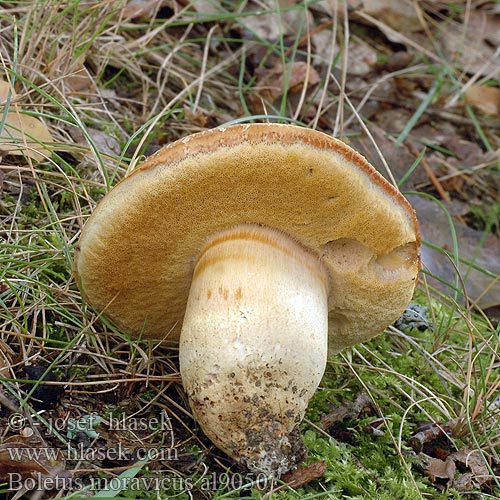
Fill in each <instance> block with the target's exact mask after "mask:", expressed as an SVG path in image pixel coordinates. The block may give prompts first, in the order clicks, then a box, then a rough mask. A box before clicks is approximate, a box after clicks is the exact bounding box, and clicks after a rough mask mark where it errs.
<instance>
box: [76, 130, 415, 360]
mask: <svg viewBox="0 0 500 500" xmlns="http://www.w3.org/2000/svg"><path fill="white" fill-rule="evenodd" d="M239 224H258V225H263V226H268V227H272V228H275V229H278V230H280V231H283V232H284V233H286V234H288V235H290V236H291V237H292V238H294V239H295V240H296V241H297V242H298V243H300V244H301V245H303V246H304V247H306V248H307V249H309V250H310V251H311V252H313V253H315V254H316V255H317V256H318V258H319V259H321V260H322V262H323V263H324V265H325V266H326V268H327V270H328V273H329V278H330V290H329V297H328V309H329V348H330V352H331V353H332V352H337V351H339V350H341V349H342V348H344V347H347V346H350V345H354V344H357V343H359V342H362V341H364V340H367V339H369V338H371V337H373V336H374V335H376V334H378V333H380V332H382V331H383V330H384V329H385V328H386V327H387V326H388V325H389V324H391V323H392V322H393V321H394V320H396V319H397V318H398V317H399V316H400V314H401V313H402V312H403V311H404V309H405V308H406V306H407V304H408V302H409V301H410V300H411V297H412V294H413V290H414V287H415V284H416V276H417V273H418V270H419V268H420V254H419V249H420V236H419V231H418V225H417V221H416V217H415V214H414V211H413V209H412V208H411V206H410V204H409V203H408V202H407V200H406V199H405V198H404V197H403V196H402V195H401V193H400V192H399V191H398V190H397V189H396V188H395V187H394V186H392V185H391V184H390V183H389V182H387V181H386V180H385V179H384V178H383V177H382V176H381V175H380V174H379V173H378V172H377V171H376V170H375V169H374V168H373V167H372V166H371V165H370V164H369V163H368V162H367V161H366V160H365V158H364V157H363V156H361V155H360V154H358V153H357V152H356V151H354V150H353V149H352V148H350V147H349V146H347V145H346V144H345V143H343V142H342V141H340V140H337V139H334V138H332V137H330V136H328V135H326V134H324V133H322V132H317V131H314V130H310V129H306V128H302V127H298V126H294V125H277V124H251V125H234V126H230V127H227V128H217V129H213V130H209V131H206V132H201V133H197V134H194V135H191V136H189V137H186V138H184V139H181V140H178V141H176V142H174V143H172V144H170V145H168V146H166V147H164V148H162V149H160V150H159V151H158V152H157V153H155V154H154V155H152V156H151V157H149V158H148V159H146V160H145V161H144V162H143V163H142V164H141V165H140V166H139V167H138V168H136V169H135V170H134V171H133V172H132V173H131V174H130V175H129V176H128V177H126V178H125V179H123V180H122V181H121V182H119V183H118V184H117V185H116V186H115V187H114V188H113V189H112V190H111V191H110V192H109V193H108V194H107V195H106V196H105V197H104V198H103V199H102V200H101V202H100V203H99V204H98V206H97V207H96V208H95V210H94V212H93V213H92V215H91V217H90V218H89V220H88V221H87V222H86V224H85V226H84V229H83V232H82V235H81V238H80V242H79V245H78V246H77V249H76V255H75V274H76V278H77V282H78V284H79V287H80V290H81V292H82V294H83V296H84V297H85V299H86V300H87V301H88V302H89V303H90V304H91V305H92V306H93V307H94V308H95V309H96V310H97V311H99V312H102V313H103V314H104V315H105V316H106V317H107V318H109V319H110V320H111V321H112V322H113V323H114V324H115V325H116V326H117V327H118V328H119V329H120V330H121V331H124V332H128V333H130V334H132V335H134V336H142V337H146V338H152V339H158V340H160V339H164V340H165V339H166V340H168V341H172V342H174V343H175V342H178V339H179V335H180V331H181V326H182V321H183V317H184V312H185V307H186V302H187V297H188V294H189V290H190V284H191V277H192V273H193V267H194V263H195V259H196V256H197V255H198V252H199V251H200V249H201V248H202V247H203V244H204V243H205V241H206V239H207V238H208V236H210V235H211V234H213V233H215V232H217V231H221V230H224V229H228V228H231V227H234V226H237V225H239Z"/></svg>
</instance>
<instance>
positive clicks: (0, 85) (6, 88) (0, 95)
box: [0, 80, 16, 106]
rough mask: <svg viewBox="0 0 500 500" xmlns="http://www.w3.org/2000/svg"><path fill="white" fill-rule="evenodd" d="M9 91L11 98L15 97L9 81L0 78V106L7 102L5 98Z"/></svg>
mask: <svg viewBox="0 0 500 500" xmlns="http://www.w3.org/2000/svg"><path fill="white" fill-rule="evenodd" d="M9 92H10V96H11V99H14V98H15V97H16V93H15V92H14V89H13V88H12V87H11V86H10V83H8V82H3V81H2V80H0V106H2V105H3V104H5V103H6V102H7V99H8V97H9Z"/></svg>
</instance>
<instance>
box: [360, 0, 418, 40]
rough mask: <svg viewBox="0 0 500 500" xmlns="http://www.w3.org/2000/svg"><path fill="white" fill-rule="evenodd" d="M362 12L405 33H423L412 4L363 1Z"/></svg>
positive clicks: (385, 0)
mask: <svg viewBox="0 0 500 500" xmlns="http://www.w3.org/2000/svg"><path fill="white" fill-rule="evenodd" d="M362 3H363V7H362V10H363V11H364V12H365V13H366V14H369V15H370V16H372V17H374V18H375V19H378V20H380V21H382V22H383V23H384V24H387V26H389V27H391V28H393V29H395V30H397V31H400V32H403V33H411V32H415V31H421V30H422V25H421V23H420V18H419V17H418V15H417V12H416V11H415V8H414V6H413V5H412V4H411V3H410V2H402V1H401V0H363V1H362Z"/></svg>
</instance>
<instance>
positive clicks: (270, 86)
mask: <svg viewBox="0 0 500 500" xmlns="http://www.w3.org/2000/svg"><path fill="white" fill-rule="evenodd" d="M259 76H260V78H259V81H258V88H259V90H260V92H259V94H260V96H261V97H263V98H264V99H266V100H267V101H269V102H273V101H275V100H276V99H277V98H278V97H280V96H281V95H283V92H284V91H285V88H287V90H289V91H290V92H300V91H301V90H302V88H303V86H304V84H305V83H307V86H308V87H310V86H312V85H316V84H317V83H318V82H319V81H320V76H319V74H318V72H317V71H316V70H315V69H314V68H313V67H312V66H311V65H310V64H307V63H306V62H304V61H294V62H293V63H291V65H290V64H288V65H286V66H285V68H283V65H282V63H281V61H278V62H277V63H276V65H275V66H274V68H272V69H270V70H268V69H264V70H261V71H260V72H259Z"/></svg>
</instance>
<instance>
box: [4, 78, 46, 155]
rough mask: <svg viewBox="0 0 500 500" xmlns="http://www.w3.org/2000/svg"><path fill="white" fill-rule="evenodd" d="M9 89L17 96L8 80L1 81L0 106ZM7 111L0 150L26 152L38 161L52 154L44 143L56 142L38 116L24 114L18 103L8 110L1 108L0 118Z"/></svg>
mask: <svg viewBox="0 0 500 500" xmlns="http://www.w3.org/2000/svg"><path fill="white" fill-rule="evenodd" d="M9 91H11V92H12V97H15V94H14V90H13V89H11V87H10V85H9V84H8V83H7V82H2V81H0V106H1V105H2V104H4V103H5V102H6V100H7V96H8V93H9ZM5 112H7V116H6V117H5V121H4V127H3V130H1V131H0V151H4V152H6V153H9V154H11V155H23V154H26V155H27V156H29V157H30V158H32V159H33V160H36V161H41V160H43V159H44V158H45V157H46V156H50V151H49V150H48V149H46V148H45V147H44V144H47V143H52V142H54V139H53V137H52V135H51V133H50V132H49V129H48V128H47V126H46V125H45V124H44V123H43V122H42V121H41V120H39V119H38V118H35V117H34V116H29V115H25V114H22V113H21V112H20V110H19V109H18V106H17V104H11V106H10V108H9V110H8V111H6V110H5V109H2V108H0V119H3V114H4V113H5Z"/></svg>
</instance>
